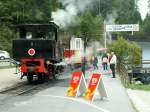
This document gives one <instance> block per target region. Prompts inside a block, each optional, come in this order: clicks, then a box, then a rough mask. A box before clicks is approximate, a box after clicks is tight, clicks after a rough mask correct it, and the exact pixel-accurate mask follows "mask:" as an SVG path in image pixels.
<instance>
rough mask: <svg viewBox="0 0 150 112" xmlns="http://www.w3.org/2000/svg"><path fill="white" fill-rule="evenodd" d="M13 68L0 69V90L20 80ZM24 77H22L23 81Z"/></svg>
mask: <svg viewBox="0 0 150 112" xmlns="http://www.w3.org/2000/svg"><path fill="white" fill-rule="evenodd" d="M15 72H16V69H15V68H9V69H0V90H2V89H4V88H6V87H10V86H12V85H16V84H17V83H20V82H22V80H21V79H20V75H18V74H15ZM25 80H26V79H23V81H25Z"/></svg>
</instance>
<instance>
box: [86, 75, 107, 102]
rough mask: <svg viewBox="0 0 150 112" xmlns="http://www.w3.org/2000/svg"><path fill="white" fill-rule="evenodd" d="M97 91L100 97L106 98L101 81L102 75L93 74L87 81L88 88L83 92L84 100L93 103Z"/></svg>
mask: <svg viewBox="0 0 150 112" xmlns="http://www.w3.org/2000/svg"><path fill="white" fill-rule="evenodd" d="M97 89H98V92H99V93H100V96H101V97H107V93H106V90H105V88H104V84H103V81H102V75H101V74H100V73H93V74H92V77H91V79H90V81H89V84H88V88H87V89H86V91H85V95H84V97H85V99H87V100H90V101H93V99H94V95H95V92H96V90H97Z"/></svg>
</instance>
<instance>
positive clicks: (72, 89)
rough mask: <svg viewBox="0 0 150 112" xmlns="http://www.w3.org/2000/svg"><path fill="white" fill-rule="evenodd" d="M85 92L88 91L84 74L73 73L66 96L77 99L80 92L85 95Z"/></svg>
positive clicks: (79, 72)
mask: <svg viewBox="0 0 150 112" xmlns="http://www.w3.org/2000/svg"><path fill="white" fill-rule="evenodd" d="M84 90H86V84H85V79H84V75H83V73H82V72H81V71H76V72H73V73H72V78H71V81H70V86H69V87H68V91H67V94H66V95H67V96H73V97H76V96H77V94H78V92H79V91H80V93H81V94H83V93H84Z"/></svg>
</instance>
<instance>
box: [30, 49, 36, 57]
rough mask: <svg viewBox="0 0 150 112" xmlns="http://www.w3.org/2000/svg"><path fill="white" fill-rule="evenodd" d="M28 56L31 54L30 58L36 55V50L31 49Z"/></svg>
mask: <svg viewBox="0 0 150 112" xmlns="http://www.w3.org/2000/svg"><path fill="white" fill-rule="evenodd" d="M28 54H29V55H30V56H33V55H34V54H35V50H34V49H33V48H30V49H29V50H28Z"/></svg>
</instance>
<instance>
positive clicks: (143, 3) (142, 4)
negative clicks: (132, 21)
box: [138, 0, 148, 19]
mask: <svg viewBox="0 0 150 112" xmlns="http://www.w3.org/2000/svg"><path fill="white" fill-rule="evenodd" d="M147 1H148V0H139V3H138V6H139V9H140V13H141V16H142V19H144V18H145V17H146V14H147V11H148V7H147V6H148V3H147Z"/></svg>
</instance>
